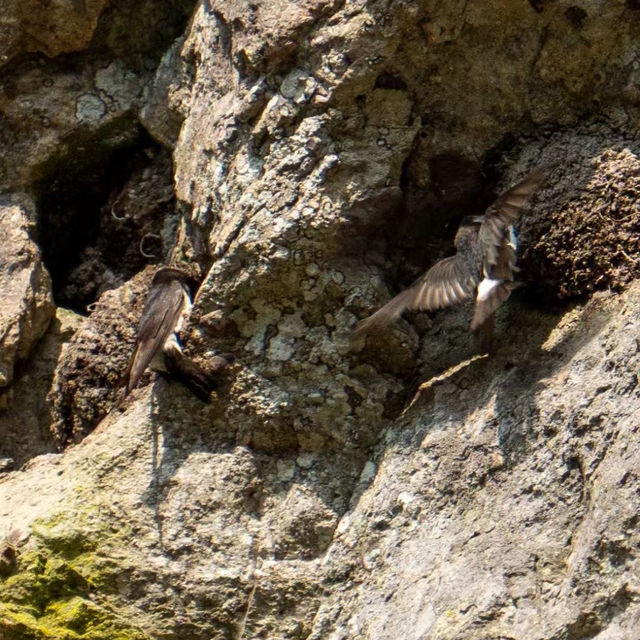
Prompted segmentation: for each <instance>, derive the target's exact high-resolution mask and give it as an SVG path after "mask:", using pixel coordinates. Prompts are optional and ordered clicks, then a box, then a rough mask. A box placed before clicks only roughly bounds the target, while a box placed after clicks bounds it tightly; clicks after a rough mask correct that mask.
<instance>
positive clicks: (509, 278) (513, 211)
mask: <svg viewBox="0 0 640 640" xmlns="http://www.w3.org/2000/svg"><path fill="white" fill-rule="evenodd" d="M545 178H546V173H545V171H543V170H542V169H537V170H535V171H533V172H532V173H531V174H529V176H527V177H526V178H525V179H524V180H522V181H521V182H519V183H518V184H516V185H515V187H512V188H511V189H509V191H507V192H506V193H504V194H503V195H501V196H500V197H499V198H498V199H497V200H496V201H495V202H494V203H493V204H492V205H491V206H490V207H489V208H488V209H487V210H486V211H485V213H484V215H482V216H466V217H465V218H464V219H463V220H462V223H461V224H460V227H459V228H458V231H457V233H456V237H455V241H454V242H455V246H456V250H457V253H456V254H455V255H453V256H451V257H449V258H444V259H443V260H440V261H439V262H437V263H436V264H434V265H433V266H432V267H431V268H430V269H429V270H428V271H427V272H426V273H425V274H424V275H423V276H421V277H420V278H418V280H416V282H414V283H413V284H412V285H411V286H410V287H409V288H408V289H405V290H404V291H402V292H401V293H399V294H398V295H397V296H396V297H395V298H393V299H392V300H390V301H389V302H387V304H385V305H384V307H382V308H381V309H379V310H378V311H376V312H375V313H374V314H373V315H371V316H369V317H368V318H366V319H364V320H362V321H361V322H359V323H358V325H357V326H356V329H355V332H354V335H355V336H360V335H363V334H365V333H368V332H369V331H372V330H374V329H379V328H381V327H384V326H385V325H387V324H388V323H389V322H391V321H392V320H395V319H396V318H398V317H399V316H400V315H401V314H402V312H403V311H404V310H405V309H411V310H420V311H435V310H436V309H442V308H444V307H450V306H452V305H455V304H458V303H461V302H464V301H466V300H469V299H470V298H471V297H472V296H474V294H475V308H474V312H473V318H472V320H471V331H473V332H477V331H479V330H480V329H483V328H484V327H488V326H489V325H490V324H491V321H492V320H493V313H494V311H495V310H496V309H497V308H498V307H499V306H500V305H501V304H502V303H503V302H505V300H506V299H507V298H508V297H509V295H510V294H511V291H513V289H515V288H517V287H518V286H519V283H517V282H515V281H514V273H515V272H516V271H517V267H516V249H517V242H516V236H515V232H514V230H513V225H514V223H515V222H517V220H518V218H519V216H520V212H521V211H522V209H523V208H524V206H525V205H526V204H527V202H528V201H529V199H530V198H531V196H532V195H533V194H534V193H535V192H536V190H537V189H538V188H539V187H540V185H541V184H542V183H543V182H544V180H545Z"/></svg>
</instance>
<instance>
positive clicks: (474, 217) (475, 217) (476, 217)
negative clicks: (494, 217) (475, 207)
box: [472, 216, 484, 224]
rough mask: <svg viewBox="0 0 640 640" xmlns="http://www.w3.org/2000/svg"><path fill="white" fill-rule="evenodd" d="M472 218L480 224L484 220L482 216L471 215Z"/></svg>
mask: <svg viewBox="0 0 640 640" xmlns="http://www.w3.org/2000/svg"><path fill="white" fill-rule="evenodd" d="M472 220H473V221H474V222H477V223H478V224H482V223H483V222H484V216H473V218H472Z"/></svg>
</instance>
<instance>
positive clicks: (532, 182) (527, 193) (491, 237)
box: [478, 169, 547, 265]
mask: <svg viewBox="0 0 640 640" xmlns="http://www.w3.org/2000/svg"><path fill="white" fill-rule="evenodd" d="M546 177H547V173H546V171H545V170H544V169H536V170H535V171H533V172H531V173H530V174H529V175H528V176H527V177H526V178H525V179H524V180H522V181H521V182H518V184H517V185H515V187H512V188H511V189H509V191H507V192H506V193H503V194H502V195H501V196H500V197H499V198H498V199H497V200H496V201H495V202H494V203H493V204H492V205H491V206H490V207H489V208H488V209H487V210H486V211H485V214H484V219H483V222H482V224H481V225H480V231H479V232H478V240H479V241H480V243H481V247H482V255H483V256H484V262H485V265H495V264H497V263H498V261H499V258H500V252H501V248H502V247H503V245H504V244H505V242H506V233H507V228H508V227H510V226H511V225H512V224H514V223H515V222H517V220H518V218H519V217H520V212H521V211H522V209H523V208H524V207H525V205H526V204H527V202H528V201H529V199H530V198H531V196H532V195H533V194H534V193H535V192H536V191H537V190H538V189H539V188H540V186H541V185H542V183H543V182H544V180H545V179H546Z"/></svg>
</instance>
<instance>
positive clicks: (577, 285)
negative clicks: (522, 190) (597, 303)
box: [519, 147, 640, 299]
mask: <svg viewBox="0 0 640 640" xmlns="http://www.w3.org/2000/svg"><path fill="white" fill-rule="evenodd" d="M580 160H581V161H582V162H581V164H580V163H578V164H576V163H569V164H567V165H556V167H557V168H556V169H555V170H552V172H551V175H550V178H549V181H548V184H547V187H546V188H545V189H544V190H543V191H542V192H541V194H540V198H539V199H538V201H537V202H534V203H533V209H532V212H531V213H530V214H529V215H526V216H525V217H524V218H523V220H522V223H521V231H520V233H521V240H522V243H521V247H522V249H521V256H520V260H519V264H520V266H521V268H522V273H521V276H522V279H523V280H525V281H526V282H527V284H528V285H529V286H530V287H531V288H533V290H535V291H536V292H537V293H539V294H541V295H544V296H545V297H547V298H556V299H565V298H569V297H582V296H585V295H588V294H589V293H591V292H593V291H594V290H597V289H612V290H620V289H621V288H622V287H623V286H624V285H625V284H626V283H628V282H629V281H630V280H633V279H634V278H637V277H638V276H640V251H639V250H640V200H639V198H640V154H638V152H637V150H633V149H631V148H628V147H622V148H617V149H614V148H608V149H605V150H602V151H601V152H600V153H599V154H597V155H596V156H592V157H591V158H590V159H586V158H581V159H580Z"/></svg>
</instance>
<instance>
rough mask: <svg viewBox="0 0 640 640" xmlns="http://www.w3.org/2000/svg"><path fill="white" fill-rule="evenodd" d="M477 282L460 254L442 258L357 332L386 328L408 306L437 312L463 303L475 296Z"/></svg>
mask: <svg viewBox="0 0 640 640" xmlns="http://www.w3.org/2000/svg"><path fill="white" fill-rule="evenodd" d="M477 284H478V283H477V281H476V279H475V278H474V276H473V274H472V273H471V272H470V271H469V269H468V267H467V266H466V265H465V263H464V262H463V261H462V260H461V259H460V256H458V255H455V256H451V257H450V258H445V259H444V260H440V262H437V263H436V264H435V265H433V267H431V269H429V271H427V272H426V273H425V274H424V275H423V276H422V277H420V278H419V279H418V280H417V281H416V282H415V283H414V284H413V285H411V286H410V287H409V288H408V289H405V290H404V291H402V292H401V293H399V294H398V295H397V296H396V297H395V298H393V299H392V300H390V301H389V302H387V304H385V305H384V307H382V308H381V309H379V310H378V311H376V312H375V313H374V314H373V315H371V316H369V317H368V318H366V319H365V320H362V321H361V322H360V323H358V326H357V327H356V329H355V334H356V335H359V334H363V333H366V332H369V331H371V330H373V329H376V328H379V327H383V326H384V325H386V324H388V323H389V322H391V321H392V320H394V319H395V318H398V317H399V316H400V315H401V314H402V312H403V311H404V310H405V309H414V310H421V311H434V310H435V309H441V308H443V307H449V306H451V305H454V304H457V303H459V302H463V301H464V300H467V299H469V298H470V297H471V296H472V295H473V292H474V290H475V287H476V286H477Z"/></svg>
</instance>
